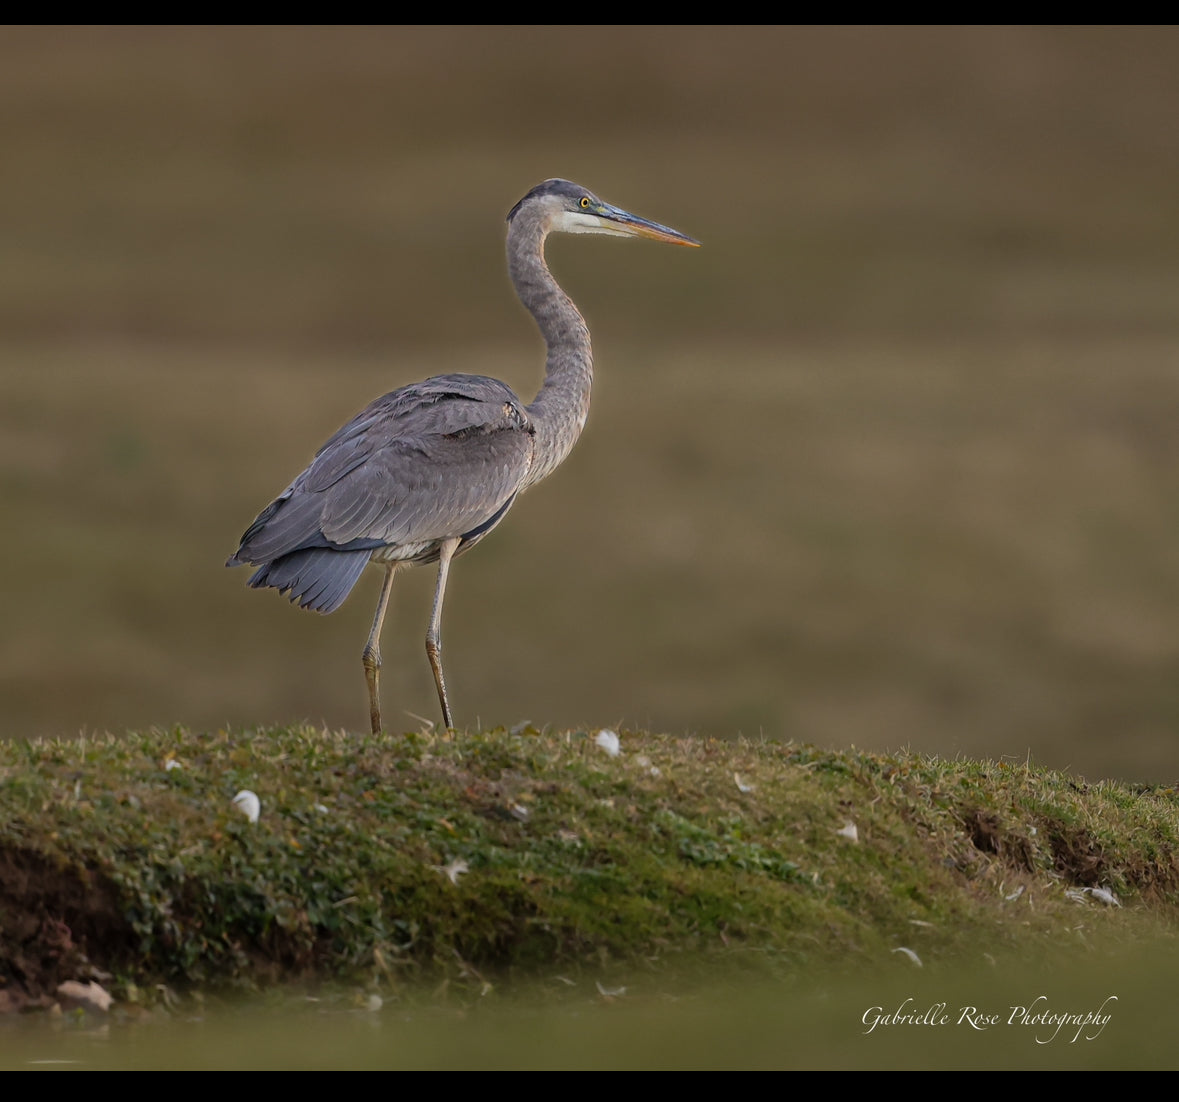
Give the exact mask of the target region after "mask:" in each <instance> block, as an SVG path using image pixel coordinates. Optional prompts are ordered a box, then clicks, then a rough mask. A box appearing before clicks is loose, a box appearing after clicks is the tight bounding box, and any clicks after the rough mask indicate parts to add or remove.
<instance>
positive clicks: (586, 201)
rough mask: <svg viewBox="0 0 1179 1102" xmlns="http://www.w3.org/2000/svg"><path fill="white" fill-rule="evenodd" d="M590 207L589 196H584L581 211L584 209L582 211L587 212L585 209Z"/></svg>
mask: <svg viewBox="0 0 1179 1102" xmlns="http://www.w3.org/2000/svg"><path fill="white" fill-rule="evenodd" d="M589 205H590V204H589V196H588V195H583V196H582V197H581V209H582V210H585V208H586V207H588V206H589Z"/></svg>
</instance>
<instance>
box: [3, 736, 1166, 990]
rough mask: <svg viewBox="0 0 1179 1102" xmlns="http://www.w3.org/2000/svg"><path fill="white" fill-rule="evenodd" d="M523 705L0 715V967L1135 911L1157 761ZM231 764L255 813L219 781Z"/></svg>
mask: <svg viewBox="0 0 1179 1102" xmlns="http://www.w3.org/2000/svg"><path fill="white" fill-rule="evenodd" d="M602 741H605V742H608V741H609V740H608V739H605V740H600V738H599V732H597V731H588V732H587V731H577V732H560V733H542V732H537V731H536V730H533V729H531V728H528V729H525V730H517V731H515V732H509V731H505V730H502V729H500V730H492V731H484V732H479V733H474V734H437V733H413V734H409V735H396V736H393V735H389V736H382V737H379V738H378V737H371V736H360V735H355V734H349V733H344V732H331V731H326V730H317V729H312V728H278V729H268V730H260V731H240V732H239V731H217V732H208V733H205V732H193V731H188V730H185V729H183V728H176V729H173V730H169V731H162V730H155V731H149V732H144V733H132V734H128V735H126V736H123V737H119V738H113V737H97V738H85V739H75V740H43V741H32V742H15V741H14V742H11V743H5V744H0V982H2V984H3V986H0V993H3V992H7V993H8V995H7V997H8V998H9V1000H10V1001H12V1000H14V999H16V998H17V997H18V996H19V998H20V999H23V1000H26V1001H27V1000H30V999H33V1000H35V999H37V998H38V997H42V996H43V997H49V996H50V995H51V994H52V992H53V991H54V990H55V989H56V986H57V984H58V983H60V982H62V981H64V980H69V979H78V980H83V981H84V980H87V979H90V978H98V979H100V980H101V981H102V982H103V983H105V984H106V985H107V986H108V987H109V988H110V989H111V990H112V992H113V993H114V994H115V995H116V997H117V998H120V999H122V1000H124V1001H134V1000H137V999H138V1000H145V999H150V998H153V997H154V996H148V995H145V994H144V992H150V991H155V990H157V988H156V987H155V985H157V984H163V985H166V986H167V987H168V988H169V989H171V990H175V991H183V990H185V989H192V988H205V989H214V988H219V987H226V986H231V987H237V988H246V989H257V988H265V987H267V986H269V985H271V984H274V983H277V982H287V981H292V980H296V981H317V980H330V981H335V982H343V983H348V984H356V985H359V986H361V987H366V986H367V987H369V988H372V989H377V990H382V991H386V992H389V991H394V990H402V989H406V988H408V987H412V986H415V985H420V984H421V983H422V982H424V981H428V982H429V983H430V984H435V983H437V982H439V981H446V982H449V983H457V984H460V985H467V986H469V987H470V988H471V989H472V990H475V991H485V990H488V989H489V988H491V987H495V986H496V985H499V984H501V983H502V982H503V981H505V980H507V979H511V978H516V979H520V980H524V979H534V978H536V977H538V976H544V977H549V978H552V977H556V976H561V977H565V978H566V979H572V980H574V981H579V982H584V981H592V982H594V983H600V984H601V985H602V987H603V988H604V989H605V990H610V989H611V988H612V987H613V986H616V985H626V984H628V983H633V981H634V978H635V977H636V976H638V975H642V976H651V975H656V976H658V977H660V981H659V982H661V983H666V984H668V985H674V984H676V983H677V982H679V981H680V980H682V979H685V978H690V977H691V976H694V975H698V974H699V973H700V971H701V969H710V968H712V966H717V968H718V969H719V971H720V972H723V974H725V975H726V976H727V977H729V978H730V979H732V978H733V977H736V976H740V975H746V974H748V975H749V976H750V977H751V978H769V979H777V978H782V977H789V976H793V975H797V974H799V973H800V972H803V971H807V970H812V971H813V970H814V969H816V968H818V969H821V970H823V971H824V972H825V973H828V974H830V973H832V972H833V971H835V972H840V973H843V972H848V973H854V972H855V971H856V970H859V969H863V968H866V967H873V966H878V965H880V964H882V963H883V962H887V961H889V960H892V961H895V962H897V963H898V964H900V963H902V962H904V963H905V964H906V966H911V967H913V968H917V967H924V968H930V967H933V968H937V967H939V966H945V965H949V964H951V963H954V964H959V965H960V964H964V963H966V964H969V963H972V962H973V963H978V962H980V961H982V960H984V959H986V958H987V957H988V956H993V955H997V954H1011V953H1016V954H1018V955H1030V956H1031V957H1034V958H1035V959H1037V960H1040V961H1043V960H1045V959H1047V958H1049V957H1050V956H1051V955H1052V954H1054V953H1058V952H1063V953H1072V952H1074V951H1078V950H1079V951H1083V950H1084V949H1085V947H1086V946H1089V945H1092V944H1095V943H1097V942H1100V943H1102V944H1110V943H1111V942H1112V943H1118V944H1122V943H1134V942H1135V941H1136V940H1138V939H1140V938H1143V937H1147V936H1153V935H1155V934H1157V933H1158V932H1159V930H1160V929H1162V928H1165V926H1166V925H1168V924H1169V923H1170V921H1171V920H1172V918H1173V914H1174V908H1175V905H1176V903H1177V902H1179V813H1177V804H1176V799H1175V795H1174V793H1173V791H1171V790H1167V789H1158V788H1155V789H1149V790H1144V789H1135V788H1133V787H1131V786H1127V785H1123V784H1119V783H1112V782H1099V783H1093V784H1089V783H1086V782H1085V781H1083V780H1081V779H1079V778H1076V777H1071V776H1068V775H1065V774H1061V773H1056V772H1050V771H1047V770H1043V769H1038V768H1035V767H1032V766H1029V765H1026V764H1024V763H1019V764H1009V763H1006V762H998V763H996V762H979V761H967V760H957V761H946V760H939V759H935V758H929V757H924V756H919V755H913V754H896V755H890V756H882V755H875V754H866V753H857V752H854V751H853V752H842V753H835V752H826V751H818V750H816V749H814V748H811V747H807V746H800V745H795V744H779V743H773V742H751V741H726V742H719V741H712V740H703V739H677V738H671V737H666V736H660V735H652V734H641V733H630V732H622V734H621V746H620V750H619V752H618V753H617V754H612V753H611V752H610V751H609V749H608V748H607V747H604V746H603V745H601V744H600V743H601V742H602ZM241 790H250V791H252V792H254V793H255V794H256V795H257V796H258V797H259V801H260V805H261V809H260V814H259V816H258V818H257V820H256V821H251V820H250V819H249V818H248V817H247V816H246V815H245V814H244V813H243V811H242V810H241V808H240V807H239V805H237V804H235V803H234V802H233V800H234V797H235V795H236V794H237V793H239V792H240V791H241Z"/></svg>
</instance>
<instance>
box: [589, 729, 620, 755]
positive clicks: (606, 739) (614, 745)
mask: <svg viewBox="0 0 1179 1102" xmlns="http://www.w3.org/2000/svg"><path fill="white" fill-rule="evenodd" d="M594 742H595V744H597V745H598V746H600V747H601V748H602V749H603V750H605V751H606V753H607V754H609V755H610V757H612V758H616V757H618V755H619V754H621V753H622V743H621V742H620V741H619V739H618V733H617V732H616V731H611V730H609V729H608V728H603V729H602V730H601V731H599V732H598V736H597V738H595V739H594Z"/></svg>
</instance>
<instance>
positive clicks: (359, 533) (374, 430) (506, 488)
mask: <svg viewBox="0 0 1179 1102" xmlns="http://www.w3.org/2000/svg"><path fill="white" fill-rule="evenodd" d="M532 441H533V433H532V426H531V423H530V422H529V420H528V416H527V413H526V412H525V410H524V407H523V405H522V404H521V403H520V401H519V399H518V398H517V397H516V396H515V395H514V394H513V393H512V391H511V389H510V388H508V387H507V386H506V385H505V384H503V383H501V382H499V381H498V380H496V379H489V378H486V377H484V376H479V375H442V376H437V377H435V378H433V379H427V380H426V381H425V382H423V383H416V384H413V385H412V386H407V387H402V388H401V389H400V390H395V391H393V392H392V393H390V394H386V395H384V396H383V397H381V398H378V399H377V400H376V401H374V402H372V403H371V404H370V405H369V406H367V407H366V408H365V409H363V410H361V411H360V413H358V414H357V415H356V416H355V417H354V418H353V419H352V420H351V421H349V422H348V423H347V424H346V425H344V426H343V427H342V428H341V429H340V430H339V431H338V432H337V433H336V434H335V435H334V436H332V437H331V439H329V440H328V441H327V443H326V444H324V446H323V447H322V448H320V450H319V451H318V452H317V453H316V456H315V458H314V459H313V460H312V462H311V464H310V465H309V466H308V468H307V469H306V470H305V471H304V472H303V473H302V474H300V475H299V477H298V478H296V479H295V481H294V482H293V483H291V485H290V486H289V487H288V488H287V490H286V491H284V493H283V494H282V495H280V496H279V497H278V498H277V499H276V500H275V501H273V502H272V503H271V504H270V505H269V506H267V508H266V509H265V510H263V512H262V513H261V514H260V515H259V516H258V519H257V520H256V521H255V522H254V524H253V525H252V526H251V527H250V528H249V529H248V530H247V532H246V534H245V535H244V536H243V537H242V546H241V548H240V549H239V550H238V552H237V554H236V555H235V556H234V558H235V559H236V560H237V561H239V562H254V563H259V562H263V561H269V560H273V559H275V558H278V557H279V556H282V555H287V554H290V553H291V552H293V551H298V550H303V549H306V548H312V547H331V548H334V549H338V550H365V549H376V548H380V547H388V546H395V545H416V544H430V543H432V542H434V541H437V540H441V539H448V538H454V537H459V536H463V535H466V534H467V533H469V532H471V531H473V530H474V529H476V528H478V527H479V526H480V525H483V524H485V523H487V522H488V521H489V520H491V519H492V518H493V517H495V516H496V514H497V513H499V512H500V511H502V510H503V509H504V507H505V505H506V504H507V503H508V502H509V501H510V500H511V498H512V496H513V495H514V494H515V493H516V491H517V490H518V489H519V487H520V485H521V484H522V482H523V480H524V476H525V475H526V474H527V471H528V468H529V466H530V464H531V462H532ZM231 561H232V560H231Z"/></svg>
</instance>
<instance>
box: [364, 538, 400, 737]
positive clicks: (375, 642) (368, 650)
mask: <svg viewBox="0 0 1179 1102" xmlns="http://www.w3.org/2000/svg"><path fill="white" fill-rule="evenodd" d="M396 573H397V563H395V562H390V563H386V564H385V580H384V582H383V583H382V585H381V596H380V598H379V599H378V600H377V612H376V615H375V616H374V617H373V628H372V631H370V632H369V633H368V642H367V643H365V645H364V677H365V680H366V681H367V682H368V707H369V715H370V716H371V718H372V724H373V734H374V735H379V734H380V733H381V689H380V669H381V625H382V624H383V623H384V622H385V610H386V609H387V608H388V607H389V592H390V591H391V590H392V588H393V575H394V574H396Z"/></svg>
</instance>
